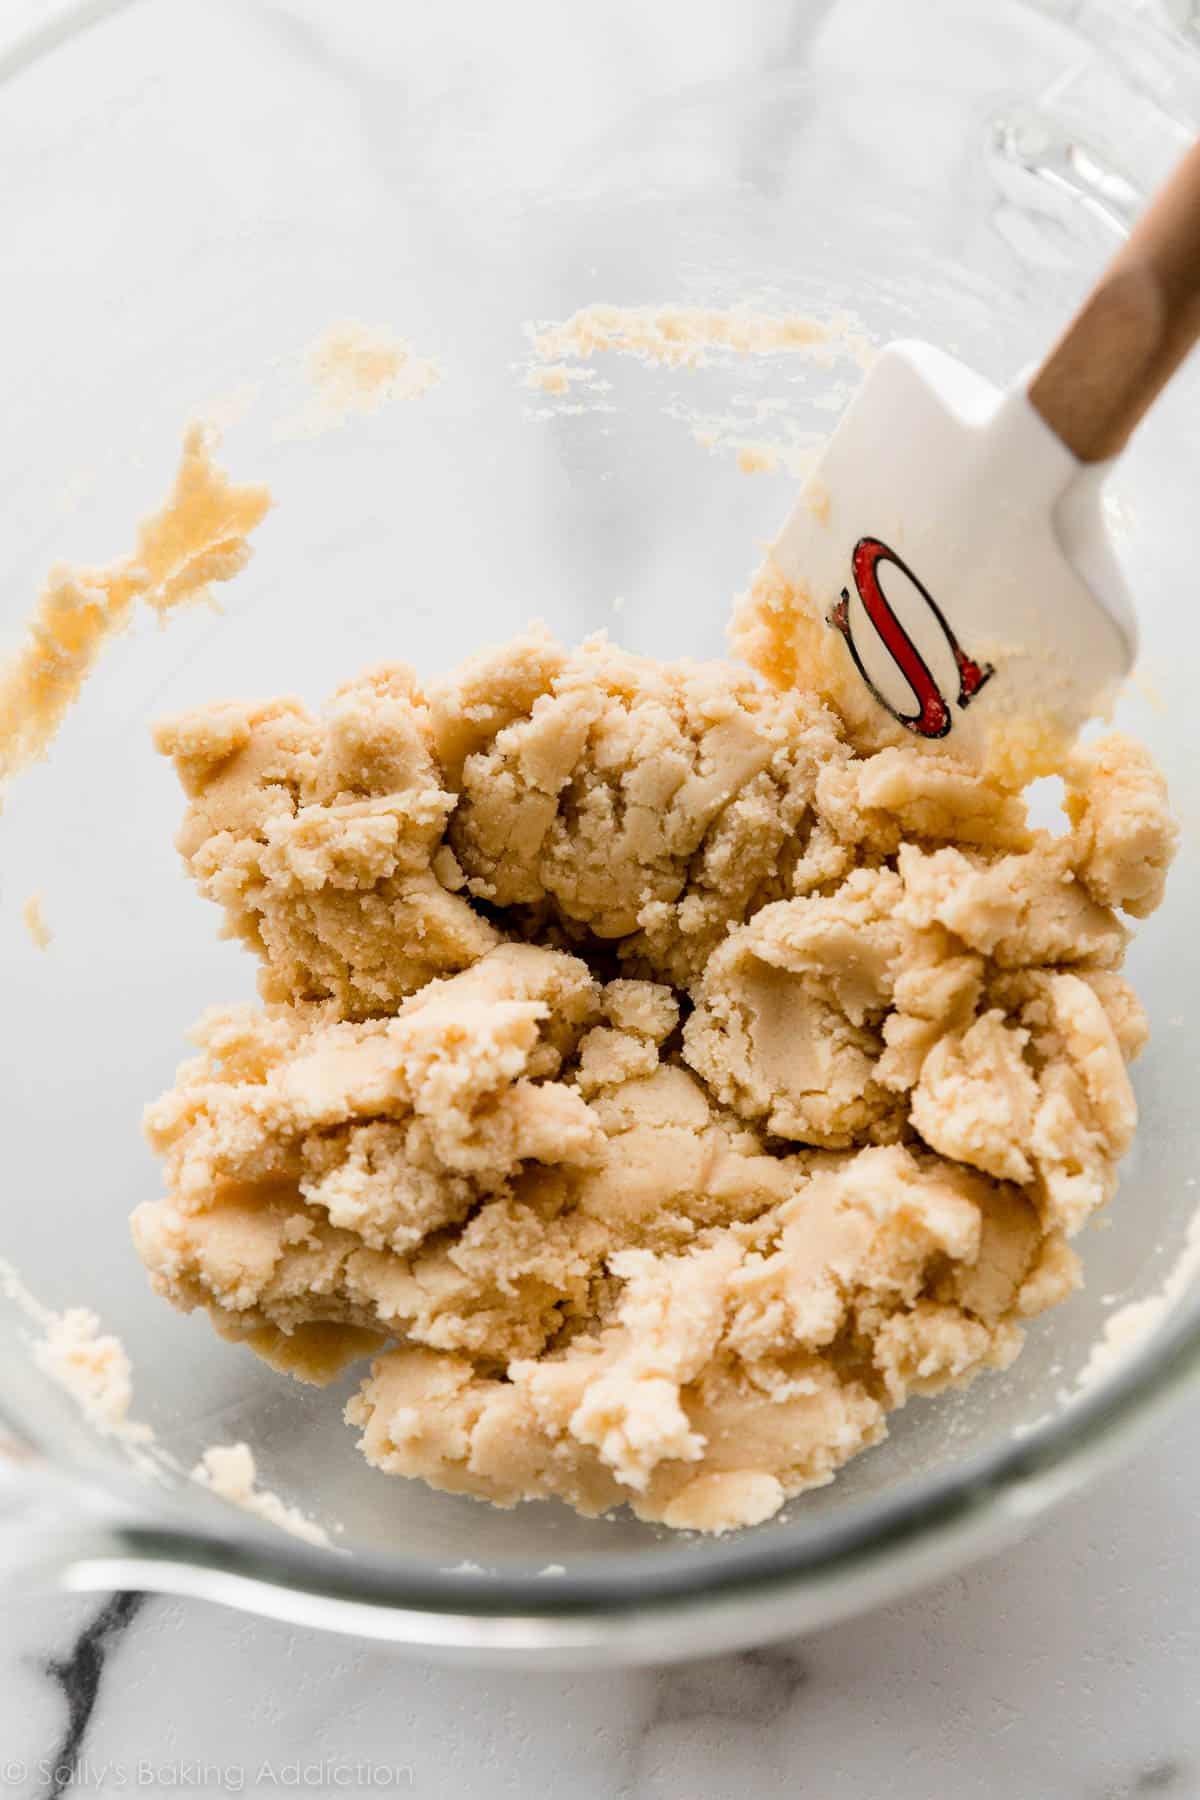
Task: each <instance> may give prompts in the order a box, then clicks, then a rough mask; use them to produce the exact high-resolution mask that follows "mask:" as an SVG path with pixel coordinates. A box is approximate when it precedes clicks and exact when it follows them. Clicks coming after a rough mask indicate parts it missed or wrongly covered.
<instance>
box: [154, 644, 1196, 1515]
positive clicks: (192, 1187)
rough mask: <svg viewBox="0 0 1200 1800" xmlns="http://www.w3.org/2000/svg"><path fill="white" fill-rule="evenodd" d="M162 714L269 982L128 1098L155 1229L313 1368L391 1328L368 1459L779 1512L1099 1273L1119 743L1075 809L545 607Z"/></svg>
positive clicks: (231, 1324) (1131, 775)
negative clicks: (1032, 818)
mask: <svg viewBox="0 0 1200 1800" xmlns="http://www.w3.org/2000/svg"><path fill="white" fill-rule="evenodd" d="M158 742H159V746H160V748H161V749H162V750H163V751H165V752H166V753H168V754H169V755H170V756H172V757H173V758H174V761H175V764H176V767H177V769H178V771H179V775H180V778H181V780H182V783H183V786H184V789H185V791H186V794H187V799H188V806H187V813H186V817H185V820H184V823H183V827H182V831H181V835H180V840H179V843H180V848H181V851H182V853H183V856H184V859H185V861H186V863H187V866H188V868H189V870H190V872H191V874H192V876H193V878H194V879H195V881H196V882H197V884H198V886H199V887H200V889H201V891H202V892H203V893H204V894H206V895H207V896H208V897H210V898H211V899H213V900H215V901H216V902H217V903H218V905H219V906H220V907H221V908H222V909H223V912H224V917H225V921H226V929H227V930H228V931H229V932H230V933H232V934H234V935H236V936H238V937H239V938H241V939H242V940H243V941H244V942H245V943H246V944H247V945H249V946H250V948H251V949H252V950H253V951H254V952H255V953H256V955H257V956H258V958H259V959H260V962H261V975H260V988H261V993H262V1002H263V1003H262V1005H261V1006H257V1007H232V1008H230V1007H226V1008H217V1009H216V1010H214V1011H211V1012H209V1013H208V1014H206V1015H205V1017H204V1018H203V1019H202V1020H201V1021H200V1024H199V1026H198V1027H197V1028H196V1032H195V1036H196V1039H197V1043H198V1047H199V1055H198V1057H197V1058H196V1059H195V1060H193V1061H191V1062H189V1063H186V1064H185V1065H184V1066H183V1067H182V1069H181V1070H180V1072H179V1076H178V1079H177V1082H176V1085H175V1087H174V1088H173V1089H172V1090H171V1091H170V1092H169V1093H168V1094H167V1095H165V1096H164V1097H163V1098H162V1099H161V1100H159V1101H157V1102H156V1103H154V1104H153V1105H152V1106H151V1107H150V1108H149V1110H148V1113H147V1129H148V1132H149V1136H150V1140H151V1142H152V1144H153V1146H154V1148H155V1149H156V1151H157V1152H158V1153H159V1155H160V1156H161V1158H162V1162H163V1168H164V1174H165V1197H164V1198H163V1199H161V1200H159V1201H156V1202H154V1203H151V1204H147V1205H143V1206H141V1207H139V1208H138V1210H137V1212H136V1213H135V1214H134V1221H133V1229H134V1236H135V1240H136V1243H137V1247H138V1250H139V1253H140V1254H141V1256H142V1258H143V1260H144V1261H145V1263H146V1266H147V1268H148V1269H149V1271H150V1276H151V1279H152V1281H153V1283H154V1285H155V1287H156V1288H157V1289H158V1290H159V1291H160V1292H161V1293H162V1294H163V1295H165V1296H166V1297H167V1298H168V1299H169V1300H171V1301H172V1302H173V1303H174V1304H175V1305H177V1306H179V1307H182V1308H184V1309H191V1308H194V1307H200V1308H202V1309H204V1310H205V1311H206V1312H207V1313H208V1315H209V1317H210V1318H211V1320H212V1322H213V1324H214V1325H215V1327H216V1329H217V1330H218V1331H219V1332H221V1333H222V1334H223V1335H224V1336H226V1337H229V1338H232V1339H236V1340H239V1341H242V1342H245V1343H246V1344H248V1345H250V1346H251V1347H252V1348H253V1349H255V1350H256V1351H257V1352H258V1353H259V1354H260V1355H262V1356H264V1357H266V1358H267V1359H268V1361H270V1362H272V1363H273V1364H275V1365H276V1366H278V1367H280V1368H285V1369H288V1370H290V1371H291V1372H292V1373H293V1374H295V1375H297V1376H299V1377H300V1378H301V1379H306V1380H311V1381H316V1382H323V1381H326V1380H328V1379H330V1378H332V1377H333V1376H334V1375H335V1374H336V1373H337V1372H338V1371H339V1370H340V1369H341V1368H343V1367H344V1366H345V1365H346V1364H347V1363H349V1362H352V1361H354V1360H357V1359H360V1358H362V1359H366V1358H373V1360H372V1361H371V1362H370V1365H369V1373H368V1374H367V1376H366V1378H365V1380H364V1382H363V1385H362V1388H361V1390H360V1392H359V1393H358V1395H357V1396H356V1398H355V1399H354V1400H353V1401H352V1402H351V1404H350V1407H349V1409H348V1413H349V1417H350V1419H351V1421H352V1423H353V1424H354V1425H356V1426H357V1427H358V1428H359V1430H360V1431H361V1444H362V1448H363V1450H364V1452H365V1454H366V1455H367V1457H368V1458H369V1459H370V1461H371V1462H372V1463H374V1464H375V1465H377V1466H378V1467H379V1468H381V1469H384V1470H387V1471H389V1472H392V1473H395V1474H400V1475H408V1476H420V1477H422V1478H423V1479H424V1480H426V1481H428V1482H431V1483H432V1484H434V1485H435V1486H437V1487H440V1488H445V1489H450V1490H452V1491H457V1492H463V1493H469V1494H474V1495H478V1496H480V1497H482V1498H485V1499H488V1500H491V1501H494V1502H496V1503H497V1504H499V1505H503V1506H510V1505H512V1504H514V1503H515V1502H516V1501H518V1500H521V1499H527V1498H534V1497H541V1496H559V1497H561V1498H563V1499H565V1500H567V1501H568V1502H570V1504H572V1505H573V1506H575V1507H577V1508H579V1509H580V1510H581V1511H583V1512H587V1513H596V1512H600V1511H604V1510H606V1509H608V1508H611V1507H615V1506H618V1505H621V1504H623V1503H627V1504H629V1505H630V1506H631V1507H632V1508H633V1509H634V1511H635V1512H636V1513H637V1514H639V1515H640V1516H641V1517H643V1518H645V1519H650V1520H658V1521H664V1522H665V1523H667V1524H668V1525H673V1526H680V1527H687V1528H692V1529H699V1530H707V1531H722V1530H726V1529H729V1528H731V1527H734V1526H739V1525H747V1524H753V1523H756V1522H758V1521H760V1520H763V1519H766V1518H768V1517H770V1516H771V1515H772V1514H773V1513H775V1512H776V1511H777V1510H778V1508H779V1507H780V1506H781V1505H782V1504H783V1502H784V1501H785V1500H786V1499H787V1498H788V1497H789V1496H791V1495H794V1494H797V1493H799V1492H800V1491H801V1490H802V1489H805V1488H808V1487H812V1486H814V1485H816V1484H818V1483H821V1482H825V1481H828V1480H830V1479H831V1477H832V1476H833V1474H834V1473H835V1471H836V1470H837V1469H838V1468H839V1467H840V1466H841V1465H842V1464H843V1463H845V1462H846V1461H847V1459H848V1458H849V1457H851V1456H853V1455H854V1454H855V1453H856V1452H857V1451H859V1450H861V1449H863V1448H864V1447H866V1446H868V1445H870V1444H872V1443H875V1442H876V1441H878V1439H879V1438H881V1437H882V1436H883V1434H884V1432H885V1429H886V1418H887V1414H888V1412H889V1410H890V1409H892V1408H894V1407H898V1406H901V1405H903V1403H904V1402H905V1400H906V1399H907V1398H908V1397H909V1396H910V1395H912V1394H928V1393H933V1392H936V1391H937V1390H938V1389H941V1388H945V1387H948V1386H954V1385H960V1384H962V1383H964V1382H966V1381H968V1380H970V1379H971V1378H972V1377H973V1376H974V1375H975V1374H976V1373H978V1372H979V1371H980V1370H982V1369H986V1368H1002V1367H1004V1366H1006V1365H1007V1364H1008V1363H1010V1362H1011V1360H1012V1359H1013V1357H1014V1356H1015V1355H1016V1354H1017V1352H1018V1350H1019V1348H1020V1344H1021V1336H1022V1325H1023V1322H1024V1321H1025V1320H1026V1319H1027V1318H1029V1317H1031V1316H1032V1315H1034V1314H1036V1313H1038V1312H1041V1311H1042V1310H1043V1309H1045V1308H1046V1307H1048V1306H1051V1305H1053V1304H1055V1303H1056V1302H1057V1301H1059V1300H1062V1299H1064V1298H1065V1297H1066V1296H1067V1295H1068V1294H1070V1293H1071V1291H1072V1289H1073V1288H1074V1287H1075V1286H1076V1285H1077V1284H1078V1281H1079V1263H1078V1259H1077V1257H1076V1255H1075V1252H1074V1251H1073V1250H1072V1248H1071V1247H1070V1244H1069V1239H1070V1238H1071V1237H1072V1236H1073V1235H1074V1234H1075V1233H1076V1232H1077V1231H1078V1230H1079V1228H1080V1227H1081V1226H1082V1225H1083V1224H1084V1222H1085V1221H1086V1220H1087V1219H1088V1218H1089V1217H1090V1216H1091V1215H1092V1214H1094V1213H1095V1212H1096V1210H1097V1209H1098V1208H1099V1207H1101V1206H1103V1205H1104V1204H1105V1202H1106V1201H1107V1200H1108V1199H1110V1198H1111V1196H1112V1193H1113V1191H1114V1188H1115V1185H1116V1168H1117V1163H1118V1160H1119V1158H1120V1157H1121V1156H1122V1155H1123V1154H1124V1152H1125V1151H1126V1150H1127V1149H1128V1148H1129V1144H1130V1142H1131V1139H1132V1136H1133V1131H1134V1125H1135V1118H1136V1112H1135V1106H1134V1099H1133V1094H1132V1090H1131V1088H1130V1084H1129V1079H1128V1075H1127V1072H1126V1065H1127V1063H1128V1062H1129V1061H1130V1060H1131V1059H1132V1058H1133V1057H1134V1056H1135V1055H1136V1054H1137V1052H1138V1050H1139V1049H1140V1048H1141V1046H1142V1043H1143V1041H1144V1039H1145V1023H1144V1019H1143V1015H1142V1011H1141V1008H1140V1006H1139V1004H1138V1001H1137V998H1136V996H1135V995H1134V993H1133V992H1132V990H1131V988H1130V987H1129V986H1128V984H1127V983H1126V982H1125V981H1124V980H1123V978H1122V976H1121V974H1120V972H1119V971H1120V966H1121V962H1122V958H1123V955H1124V951H1125V947H1126V943H1127V940H1128V936H1129V925H1128V922H1127V919H1128V917H1129V916H1132V917H1136V918H1142V917H1144V916H1146V915H1147V914H1148V913H1149V912H1151V911H1152V910H1153V909H1154V907H1155V906H1156V905H1157V903H1158V901H1159V899H1160V898H1161V894H1162V889H1163V883H1164V879H1165V875H1166V870H1167V867H1168V865H1169V863H1170V859H1171V854H1172V851H1173V848H1174V842H1175V826H1174V824H1173V821H1172V819H1171V816H1170V814H1169V812H1168V810H1167V806H1166V796H1165V790H1164V785H1163V782H1162V779H1161V777H1160V776H1159V774H1158V772H1157V770H1156V769H1155V767H1154V765H1153V763H1152V761H1151V760H1150V758H1149V756H1148V754H1147V752H1146V751H1145V750H1144V749H1142V748H1141V747H1140V746H1139V745H1138V744H1136V743H1134V742H1132V741H1130V740H1129V739H1126V738H1122V737H1117V736H1110V737H1108V738H1105V739H1103V740H1101V741H1100V742H1099V743H1098V744H1096V745H1095V746H1093V747H1092V748H1090V749H1088V750H1084V751H1079V752H1077V753H1076V754H1075V755H1074V756H1073V757H1072V758H1071V759H1070V761H1069V762H1068V764H1067V765H1066V767H1065V768H1064V770H1063V777H1064V782H1065V785H1066V794H1067V813H1068V818H1069V822H1070V823H1069V829H1068V830H1067V831H1066V832H1065V833H1064V834H1063V835H1060V836H1051V835H1049V834H1047V833H1044V832H1040V831H1034V830H1032V829H1030V827H1029V825H1028V823H1027V820H1026V812H1025V806H1024V802H1023V800H1022V798H1021V796H1020V794H1019V793H1015V792H1012V791H1009V790H1007V789H1006V788H1004V787H1002V786H1000V785H998V784H997V783H996V782H994V781H991V780H989V779H988V778H986V777H985V776H983V775H979V774H975V773H972V772H970V771H969V770H966V769H964V768H962V767H960V766H959V765H957V764H956V763H955V762H954V761H953V760H951V759H950V758H949V757H947V756H942V755H939V754H938V753H936V752H933V753H930V752H928V751H924V750H918V749H917V748H916V747H915V746H913V747H912V748H907V747H900V748H896V747H891V748H884V749H882V750H880V751H877V752H875V753H869V752H868V751H865V750H862V749H860V748H859V747H858V745H857V743H856V742H855V740H854V738H853V737H852V735H851V733H850V729H849V727H848V726H847V725H846V723H845V722H844V721H843V718H842V716H841V715H840V714H839V713H838V712H837V711H836V710H835V709H834V708H833V706H832V705H830V704H827V703H826V702H825V701H823V700H822V699H821V698H819V697H818V696H817V695H815V694H813V693H806V692H799V691H794V690H789V689H780V690H776V689H774V688H772V687H771V686H769V685H767V684H765V683H764V682H763V681H762V680H760V679H759V678H758V677H757V676H755V675H753V674H751V673H750V672H748V671H746V670H743V669H741V668H739V667H737V666H735V665H732V664H722V663H712V664H700V663H689V662H678V663H671V664H663V663H656V662H651V661H647V660H645V659H642V658H638V657H635V656H632V655H628V654H626V653H624V652H622V651H620V650H618V649H615V648H613V647H612V646H611V645H609V644H608V643H606V642H604V641H600V640H595V641H589V642H587V643H585V644H584V645H583V646H582V647H581V648H580V649H578V650H576V651H568V650H565V649H564V648H562V647H561V646H560V645H558V644H557V643H555V642H554V641H553V640H552V639H550V638H549V637H547V636H545V635H544V634H541V633H538V632H533V633H530V634H529V635H526V636H524V637H521V638H519V639H517V640H516V641H514V642H512V643H510V644H508V645H506V646H504V647H502V648H500V649H496V650H491V651H487V652H485V653H483V654H482V655H480V656H478V657H476V658H474V659H472V660H471V661H469V662H468V663H466V664H465V665H464V666H463V667H462V668H460V669H459V670H458V671H457V672H456V673H454V674H453V675H451V676H449V677H448V678H446V679H445V680H443V681H440V682H438V683H435V684H434V685H433V686H432V687H429V688H427V689H422V688H421V687H420V686H419V685H418V683H417V681H416V678H415V677H414V676H413V674H412V673H411V672H410V671H409V670H407V669H405V668H402V667H388V668H383V669H374V670H370V671H368V672H367V673H366V674H365V675H363V676H361V677H360V678H359V679H358V680H356V681H353V682H351V683H350V684H348V685H347V686H345V687H343V688H342V689H340V690H339V691H338V693H337V694H336V695H335V696H334V698H333V700H332V701H331V702H330V704H329V706H328V708H327V709H326V710H325V711H324V712H323V713H321V714H320V715H315V716H314V715H313V714H311V713H309V712H308V711H306V709H305V708H304V707H303V706H301V705H300V704H299V703H298V702H295V701H290V700H281V701H271V702H267V703H263V704H223V705H217V706H212V707H208V708H205V709H203V710H201V711H197V712H194V713H190V714H188V715H186V716H184V717H180V718H175V719H172V720H169V721H167V722H166V723H165V724H163V725H162V726H161V727H160V728H159V732H158ZM1123 915H1124V916H1123Z"/></svg>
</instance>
